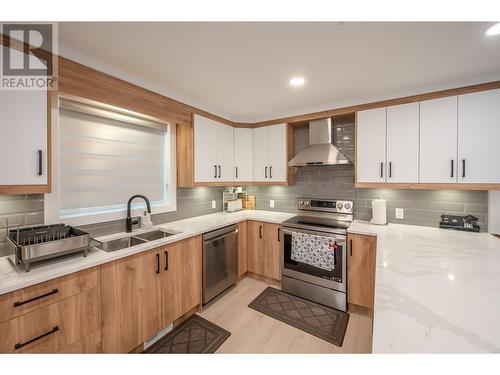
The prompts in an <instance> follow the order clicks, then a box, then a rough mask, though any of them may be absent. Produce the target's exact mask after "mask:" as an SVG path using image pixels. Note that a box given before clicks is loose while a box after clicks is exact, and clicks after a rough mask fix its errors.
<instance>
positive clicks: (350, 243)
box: [349, 240, 352, 256]
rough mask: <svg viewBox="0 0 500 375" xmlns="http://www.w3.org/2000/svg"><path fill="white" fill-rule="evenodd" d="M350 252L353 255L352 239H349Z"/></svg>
mask: <svg viewBox="0 0 500 375" xmlns="http://www.w3.org/2000/svg"><path fill="white" fill-rule="evenodd" d="M349 253H350V256H352V240H349Z"/></svg>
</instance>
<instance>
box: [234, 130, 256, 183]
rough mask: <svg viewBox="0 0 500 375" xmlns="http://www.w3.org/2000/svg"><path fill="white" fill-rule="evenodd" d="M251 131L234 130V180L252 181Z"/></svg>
mask: <svg viewBox="0 0 500 375" xmlns="http://www.w3.org/2000/svg"><path fill="white" fill-rule="evenodd" d="M253 147H254V145H253V129H249V128H234V180H235V181H253Z"/></svg>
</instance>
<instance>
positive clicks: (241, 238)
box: [238, 221, 248, 277]
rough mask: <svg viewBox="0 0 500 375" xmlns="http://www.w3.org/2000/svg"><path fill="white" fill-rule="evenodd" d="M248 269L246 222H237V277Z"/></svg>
mask: <svg viewBox="0 0 500 375" xmlns="http://www.w3.org/2000/svg"><path fill="white" fill-rule="evenodd" d="M247 271H248V222H247V221H244V222H242V223H239V224H238V277H241V276H243V275H244V274H245V273H246V272H247Z"/></svg>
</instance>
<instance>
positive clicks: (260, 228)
mask: <svg viewBox="0 0 500 375" xmlns="http://www.w3.org/2000/svg"><path fill="white" fill-rule="evenodd" d="M259 238H262V225H259Z"/></svg>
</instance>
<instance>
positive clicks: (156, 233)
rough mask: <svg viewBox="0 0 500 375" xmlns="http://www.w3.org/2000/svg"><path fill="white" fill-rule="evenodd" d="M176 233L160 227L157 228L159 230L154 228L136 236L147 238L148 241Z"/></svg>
mask: <svg viewBox="0 0 500 375" xmlns="http://www.w3.org/2000/svg"><path fill="white" fill-rule="evenodd" d="M174 234H175V233H171V232H165V231H162V230H160V229H157V230H153V231H151V232H146V233H142V234H137V235H135V237H137V238H140V239H143V240H146V241H155V240H159V239H161V238H166V237H170V236H173V235H174Z"/></svg>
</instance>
